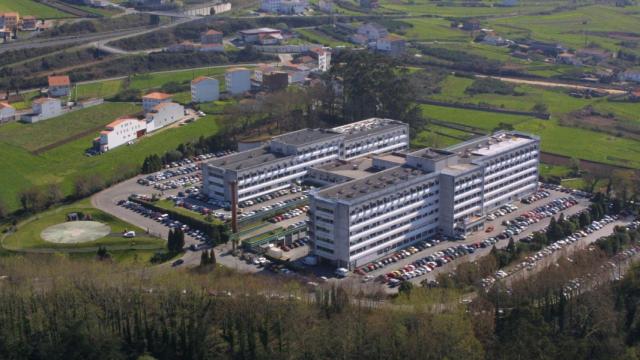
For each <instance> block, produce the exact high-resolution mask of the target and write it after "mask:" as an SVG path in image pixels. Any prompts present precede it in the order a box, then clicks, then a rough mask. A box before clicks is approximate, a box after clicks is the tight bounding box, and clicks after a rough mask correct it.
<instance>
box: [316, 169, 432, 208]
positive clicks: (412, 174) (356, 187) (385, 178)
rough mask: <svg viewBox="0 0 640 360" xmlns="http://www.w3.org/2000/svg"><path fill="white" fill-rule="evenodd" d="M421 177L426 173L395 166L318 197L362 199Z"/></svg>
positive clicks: (335, 186) (338, 186)
mask: <svg viewBox="0 0 640 360" xmlns="http://www.w3.org/2000/svg"><path fill="white" fill-rule="evenodd" d="M423 175H428V173H427V172H425V171H423V170H420V169H413V168H411V167H408V166H396V167H392V168H390V169H387V170H383V171H380V172H376V173H373V174H371V175H369V176H367V177H363V178H359V179H356V180H351V181H348V182H345V183H342V184H338V185H334V186H332V187H329V188H327V189H324V190H321V191H319V192H318V195H319V196H320V197H325V198H332V199H338V200H339V199H344V200H354V199H358V198H362V197H364V196H366V195H369V194H373V193H376V192H379V191H382V190H383V189H385V188H386V187H390V186H394V185H399V184H402V183H405V182H408V181H410V180H412V179H415V178H417V177H419V176H423Z"/></svg>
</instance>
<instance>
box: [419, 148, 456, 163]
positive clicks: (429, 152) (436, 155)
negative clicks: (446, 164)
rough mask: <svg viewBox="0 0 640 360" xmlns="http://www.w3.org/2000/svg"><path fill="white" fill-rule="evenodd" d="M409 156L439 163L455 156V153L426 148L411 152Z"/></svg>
mask: <svg viewBox="0 0 640 360" xmlns="http://www.w3.org/2000/svg"><path fill="white" fill-rule="evenodd" d="M409 155H411V156H415V157H421V158H424V159H429V160H434V161H437V160H441V159H445V158H448V157H449V156H452V155H455V153H453V152H451V151H446V150H441V149H432V148H424V149H420V150H417V151H414V152H411V153H409Z"/></svg>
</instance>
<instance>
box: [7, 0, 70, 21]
mask: <svg viewBox="0 0 640 360" xmlns="http://www.w3.org/2000/svg"><path fill="white" fill-rule="evenodd" d="M10 11H16V12H18V13H20V16H24V15H32V16H35V17H37V18H42V19H60V18H71V17H74V16H73V15H71V14H67V13H65V12H62V11H59V10H57V9H54V8H52V7H49V6H46V5H43V4H41V3H39V2H37V1H35V0H17V1H16V0H0V13H3V12H10Z"/></svg>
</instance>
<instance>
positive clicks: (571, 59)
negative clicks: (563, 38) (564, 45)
mask: <svg viewBox="0 0 640 360" xmlns="http://www.w3.org/2000/svg"><path fill="white" fill-rule="evenodd" d="M556 63H558V64H565V65H573V66H582V62H581V61H580V59H578V58H577V57H576V55H575V54H571V53H562V54H559V55H558V56H556Z"/></svg>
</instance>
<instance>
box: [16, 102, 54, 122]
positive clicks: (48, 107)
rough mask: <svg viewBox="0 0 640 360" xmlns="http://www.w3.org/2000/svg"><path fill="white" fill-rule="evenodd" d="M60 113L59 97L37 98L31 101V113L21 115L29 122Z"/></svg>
mask: <svg viewBox="0 0 640 360" xmlns="http://www.w3.org/2000/svg"><path fill="white" fill-rule="evenodd" d="M61 114H62V103H61V102H60V99H55V98H39V99H36V100H34V101H33V102H32V103H31V114H26V115H23V116H22V120H23V121H25V122H29V123H35V122H38V121H41V120H46V119H50V118H52V117H56V116H58V115H61Z"/></svg>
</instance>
